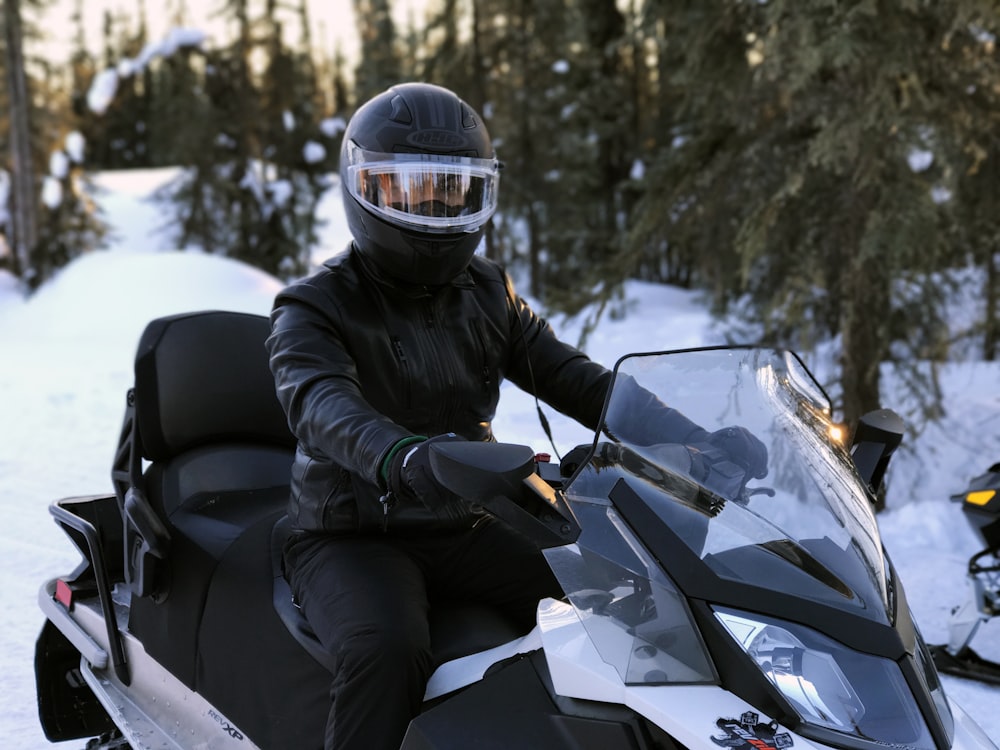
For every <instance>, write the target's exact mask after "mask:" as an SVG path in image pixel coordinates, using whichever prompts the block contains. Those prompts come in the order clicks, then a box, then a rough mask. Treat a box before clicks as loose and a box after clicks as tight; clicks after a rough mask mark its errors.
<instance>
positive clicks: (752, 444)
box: [705, 427, 767, 481]
mask: <svg viewBox="0 0 1000 750" xmlns="http://www.w3.org/2000/svg"><path fill="white" fill-rule="evenodd" d="M705 442H707V443H708V444H709V445H711V446H712V447H714V448H718V449H719V450H721V451H722V452H723V453H725V454H726V456H727V457H728V458H729V460H730V461H732V462H733V463H735V464H736V465H738V466H739V467H740V468H741V469H743V471H744V473H745V474H746V478H747V480H748V481H749V480H750V479H763V478H764V477H766V476H767V448H766V447H765V446H764V444H763V443H762V442H761V441H760V440H758V439H757V436H756V435H754V434H753V433H752V432H750V430H748V429H747V428H746V427H723V428H722V429H721V430H716V431H715V432H713V433H712V434H711V435H709V436H708V438H707V439H706V441H705Z"/></svg>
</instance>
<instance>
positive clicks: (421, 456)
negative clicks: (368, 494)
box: [387, 432, 465, 509]
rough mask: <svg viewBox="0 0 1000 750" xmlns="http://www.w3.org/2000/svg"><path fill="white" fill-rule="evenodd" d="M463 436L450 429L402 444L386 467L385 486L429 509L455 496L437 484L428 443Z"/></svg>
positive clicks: (455, 439) (446, 440)
mask: <svg viewBox="0 0 1000 750" xmlns="http://www.w3.org/2000/svg"><path fill="white" fill-rule="evenodd" d="M460 440H465V438H463V437H459V436H458V435H456V434H455V433H454V432H448V433H445V434H444V435H437V436H436V437H432V438H430V439H429V440H423V441H421V442H418V443H415V444H413V445H408V446H405V447H404V448H402V449H401V450H400V451H399V452H397V453H396V455H395V456H393V457H392V462H391V463H390V465H389V467H388V472H387V480H388V485H389V489H390V490H391V491H392V492H393V494H395V495H396V497H397V498H399V499H409V500H416V501H418V502H420V503H423V504H424V505H425V506H426V507H428V508H430V509H435V508H439V507H441V506H442V505H445V504H446V503H448V502H449V501H451V500H453V499H455V497H456V495H455V493H453V492H451V490H449V489H447V488H446V487H444V486H443V485H441V484H440V483H439V482H438V481H437V479H436V478H435V477H434V472H433V471H432V470H431V457H430V446H431V445H433V444H434V443H442V442H455V441H460Z"/></svg>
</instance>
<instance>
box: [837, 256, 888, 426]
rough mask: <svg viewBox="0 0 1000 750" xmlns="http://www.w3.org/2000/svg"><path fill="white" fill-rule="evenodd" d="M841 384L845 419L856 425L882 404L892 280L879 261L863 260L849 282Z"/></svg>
mask: <svg viewBox="0 0 1000 750" xmlns="http://www.w3.org/2000/svg"><path fill="white" fill-rule="evenodd" d="M845 290H846V294H845V297H846V299H845V304H844V325H843V328H842V330H843V354H842V355H841V356H842V371H841V385H842V387H843V391H844V395H843V400H844V421H845V422H846V423H847V424H848V425H851V426H852V427H853V425H855V424H857V421H858V419H859V418H860V417H861V416H862V415H864V414H865V413H866V412H869V411H872V410H873V409H878V408H879V405H880V404H879V402H880V394H879V386H880V380H879V366H880V365H881V363H882V360H883V359H884V358H885V355H886V346H887V344H886V341H887V335H886V333H885V331H884V327H885V322H886V320H888V315H889V302H890V300H889V283H888V280H887V279H886V277H885V274H884V272H883V268H882V266H881V264H880V263H879V261H878V260H877V259H876V260H867V261H859V262H858V263H857V264H856V267H855V268H854V270H853V273H852V274H851V276H850V277H849V278H848V279H847V283H846V284H845Z"/></svg>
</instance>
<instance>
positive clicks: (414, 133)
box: [340, 83, 500, 285]
mask: <svg viewBox="0 0 1000 750" xmlns="http://www.w3.org/2000/svg"><path fill="white" fill-rule="evenodd" d="M498 167H499V163H498V162H497V160H496V157H495V156H494V152H493V144H492V143H491V141H490V135H489V133H488V132H487V131H486V126H485V125H484V124H483V121H482V118H481V117H479V115H478V114H477V113H476V112H475V110H473V109H472V107H470V106H469V105H468V104H466V103H465V102H464V101H462V100H461V99H459V98H458V97H457V96H456V95H455V94H454V93H452V92H451V91H449V90H448V89H445V88H441V87H440V86H433V85H430V84H426V83H404V84H401V85H399V86H393V87H392V88H390V89H389V90H388V91H386V92H384V93H382V94H379V95H378V96H375V97H374V98H372V99H370V100H369V101H368V102H366V103H365V104H364V105H363V106H362V107H361V108H360V109H359V110H358V111H357V112H355V114H354V116H353V117H352V118H351V121H350V122H349V123H348V125H347V130H346V131H345V132H344V141H343V146H342V147H341V151H340V185H341V193H342V194H343V198H344V210H345V212H346V214H347V225H348V227H349V228H350V230H351V234H352V235H353V236H354V241H355V245H356V246H357V248H358V249H359V250H360V251H361V252H362V253H364V254H365V255H366V256H368V257H369V258H371V259H372V260H373V261H374V262H375V263H376V264H377V265H378V266H379V267H380V268H381V269H382V270H383V271H385V272H386V273H387V274H389V275H390V276H392V277H394V278H397V279H402V280H404V281H410V282H413V283H417V284H428V285H438V284H445V283H447V282H448V281H450V280H451V279H452V278H454V277H455V276H456V275H457V274H458V273H460V272H461V271H462V270H463V269H465V267H466V266H467V265H468V264H469V261H470V260H472V256H473V254H474V253H475V252H476V248H477V247H478V246H479V240H480V239H481V238H482V235H483V230H484V227H485V225H486V223H487V222H488V221H489V220H490V217H491V216H492V215H493V212H494V211H495V210H496V205H497V187H498V182H499V177H500V175H499V171H498Z"/></svg>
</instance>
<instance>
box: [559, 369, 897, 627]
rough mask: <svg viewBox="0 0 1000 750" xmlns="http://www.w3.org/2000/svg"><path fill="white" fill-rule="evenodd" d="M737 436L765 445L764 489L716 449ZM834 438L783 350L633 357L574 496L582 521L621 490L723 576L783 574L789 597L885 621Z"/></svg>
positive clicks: (845, 459) (872, 539) (823, 408)
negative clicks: (682, 421) (683, 434)
mask: <svg viewBox="0 0 1000 750" xmlns="http://www.w3.org/2000/svg"><path fill="white" fill-rule="evenodd" d="M668 406H669V407H672V409H675V410H679V411H680V412H682V413H683V415H685V416H686V417H687V418H688V419H689V420H691V421H692V422H693V423H695V425H696V427H697V428H698V429H696V430H692V431H691V432H690V433H689V435H688V437H689V439H687V440H683V441H682V440H679V439H678V437H677V429H676V418H675V417H672V416H669V415H668V412H670V411H671V410H670V409H668V408H667V407H668ZM671 420H674V421H673V422H672V421H671ZM661 427H662V429H660V428H661ZM734 427H735V428H736V434H737V435H738V436H744V435H745V434H746V433H750V435H752V438H749V437H740V439H741V440H742V443H740V445H744V446H747V445H751V444H752V445H756V443H755V442H754V441H760V443H761V444H762V445H763V447H764V448H766V469H765V470H764V471H765V472H766V475H764V476H763V478H762V479H758V478H756V476H751V474H752V471H747V470H745V469H744V468H743V467H744V466H745V462H743V461H741V460H740V459H741V456H739V455H736V457H735V458H731V457H730V455H729V454H727V453H726V451H727V450H728V449H729V445H728V444H721V445H722V448H723V449H722V450H716V448H717V447H718V446H719V445H720V443H712V442H711V439H712V438H714V436H715V434H716V433H717V432H718V431H724V430H727V429H732V428H734ZM831 428H832V425H831V424H830V419H829V414H828V412H827V405H826V404H825V403H824V400H823V397H822V389H820V388H819V387H818V386H816V385H815V383H814V382H813V381H812V378H811V376H810V375H809V373H808V372H807V371H806V370H805V368H804V367H802V366H801V364H800V363H799V362H798V360H797V359H795V358H794V357H793V356H791V355H789V354H787V353H784V352H777V351H772V350H756V349H736V350H733V349H714V350H699V351H691V352H680V353H674V354H651V355H633V356H629V357H626V358H625V359H623V360H622V361H621V362H620V363H619V366H618V368H617V370H616V379H615V383H614V386H613V388H612V392H611V395H610V398H609V401H608V407H607V410H606V416H605V420H604V424H603V425H602V436H601V439H600V441H599V443H598V445H597V450H596V453H595V455H594V457H593V459H592V460H591V462H590V463H589V464H588V465H587V466H586V467H585V468H584V469H583V470H581V471H580V472H579V473H578V475H577V476H576V477H575V478H574V480H573V482H572V483H571V484H570V485H569V486H568V487H567V495H568V496H569V499H570V501H571V502H574V503H576V506H575V510H576V509H578V508H580V507H581V506H580V504H581V503H587V504H592V503H594V502H595V500H598V501H600V500H603V501H604V502H607V500H606V499H607V498H608V496H609V493H610V490H611V488H612V487H613V486H614V484H615V483H616V482H618V481H619V480H624V481H625V482H626V483H627V484H628V486H629V488H630V489H631V490H632V491H633V492H635V493H636V494H638V495H639V496H640V497H641V499H642V501H643V502H644V503H645V504H647V505H648V506H649V508H651V509H652V510H653V511H654V512H655V513H656V516H657V517H658V518H659V519H660V520H661V521H662V522H663V523H664V524H665V525H666V526H667V527H668V528H669V529H670V530H671V531H672V532H673V533H674V534H677V535H678V536H679V537H680V538H681V539H682V540H683V542H684V544H686V545H687V546H688V547H690V549H691V550H692V551H693V552H694V553H695V554H696V555H698V556H699V557H700V558H701V559H703V560H704V561H705V563H706V564H707V565H708V566H709V568H711V569H712V571H713V572H714V573H715V574H716V575H717V576H719V577H721V578H725V579H729V580H732V581H737V582H744V583H748V584H754V585H757V586H762V587H765V588H770V587H771V586H772V585H774V580H775V571H779V572H780V580H781V585H782V586H783V587H785V588H786V590H787V591H788V593H794V594H797V595H799V596H803V597H806V598H810V599H813V600H815V601H820V602H823V603H825V604H828V605H832V606H836V607H843V608H848V609H850V610H852V611H854V612H855V613H856V614H861V615H862V616H865V617H867V618H869V619H872V620H876V621H879V622H884V623H888V622H889V614H888V612H887V610H888V593H887V589H888V587H887V582H886V570H885V567H884V561H883V558H882V550H881V546H880V543H879V541H878V532H877V528H876V522H875V517H874V514H873V511H872V509H871V507H870V503H869V500H868V497H867V494H866V492H865V490H864V488H863V487H862V485H861V483H860V480H858V479H857V477H856V474H855V473H854V471H853V467H852V465H851V461H850V456H849V455H848V453H847V451H846V450H845V449H844V448H843V447H842V446H840V445H839V444H837V443H836V442H835V441H834V440H833V439H832V438H831V437H830V430H831ZM706 436H709V437H708V438H706ZM737 447H739V446H737ZM755 450H757V451H758V452H759V449H755ZM762 473H763V472H758V474H757V476H760V475H761V474H762ZM584 528H585V529H586V528H587V527H586V526H584ZM611 535H612V534H611V532H610V531H608V533H606V534H604V536H603V537H601V536H600V535H591V538H590V539H587V538H586V537H583V538H581V540H580V544H581V545H584V544H595V545H597V546H600V545H601V544H605V543H608V542H607V539H610V538H611ZM593 551H594V552H596V553H597V554H603V551H602V550H601V549H597V550H593Z"/></svg>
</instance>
